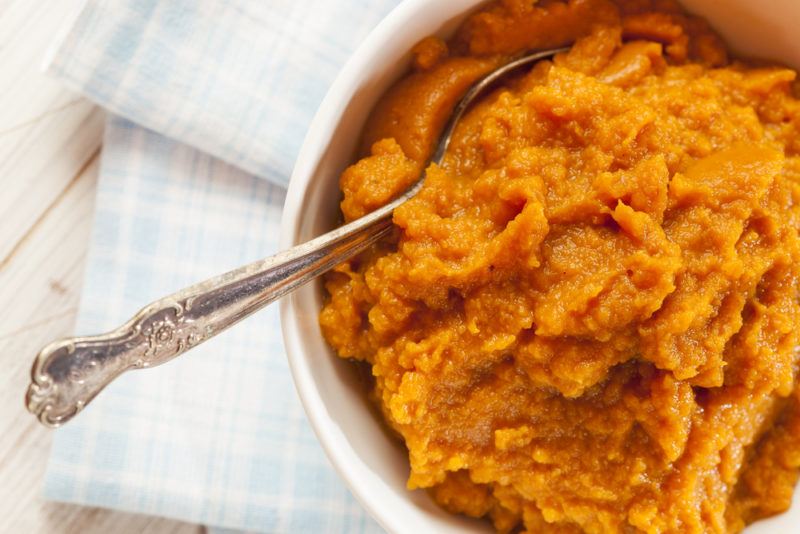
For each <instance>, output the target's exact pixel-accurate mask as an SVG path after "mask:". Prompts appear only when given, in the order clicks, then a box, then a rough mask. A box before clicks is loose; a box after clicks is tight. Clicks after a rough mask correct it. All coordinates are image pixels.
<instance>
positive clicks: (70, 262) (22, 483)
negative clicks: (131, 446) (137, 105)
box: [0, 0, 203, 533]
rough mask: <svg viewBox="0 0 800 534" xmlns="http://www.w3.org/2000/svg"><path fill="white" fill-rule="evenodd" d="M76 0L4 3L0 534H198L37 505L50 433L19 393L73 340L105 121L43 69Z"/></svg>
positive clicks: (0, 43)
mask: <svg viewBox="0 0 800 534" xmlns="http://www.w3.org/2000/svg"><path fill="white" fill-rule="evenodd" d="M75 3H76V2H75V1H73V0H69V1H66V0H0V95H2V98H1V99H0V369H1V370H0V532H2V533H36V532H47V533H62V532H76V533H77V532H81V533H106V532H114V533H127V532H158V533H160V532H176V533H189V532H192V533H197V532H202V531H203V528H202V527H199V526H196V525H189V524H185V523H180V522H177V521H171V520H166V519H161V518H154V517H147V516H139V515H134V514H126V513H121V512H112V511H108V510H101V509H96V508H94V509H93V508H84V507H79V506H72V505H65V504H57V503H46V502H44V500H43V499H42V497H41V486H42V478H43V474H44V470H45V466H46V463H47V457H48V454H49V449H50V443H51V440H52V434H51V431H50V430H48V429H46V428H44V427H42V426H41V425H39V423H38V422H36V420H35V419H34V418H33V416H31V415H30V414H29V413H27V412H26V411H25V409H24V407H23V396H24V393H25V389H26V387H27V384H28V376H29V370H30V364H31V361H32V359H33V357H34V356H35V354H36V352H37V351H38V350H39V348H41V347H42V346H43V345H44V344H46V343H47V342H49V341H52V340H53V339H55V338H56V337H59V336H62V335H65V334H70V333H72V327H73V325H74V320H75V314H76V310H77V304H78V297H79V294H80V287H81V281H82V276H83V266H84V259H85V256H86V249H87V244H88V237H89V231H90V226H91V221H92V211H93V206H94V196H95V195H94V192H95V184H96V182H97V171H98V160H99V155H100V150H101V143H102V135H103V122H104V117H103V112H102V111H101V110H100V109H98V108H97V107H95V106H94V105H92V104H91V103H90V102H87V101H86V100H84V99H82V98H80V97H78V96H76V95H73V94H70V93H69V92H67V91H66V90H64V89H63V88H62V87H61V86H60V85H59V84H58V83H57V82H56V81H54V80H51V79H49V78H47V77H46V76H45V75H43V74H42V73H41V72H40V68H41V64H42V58H43V56H44V53H45V50H46V49H47V48H48V46H49V45H50V43H51V42H52V40H53V36H54V35H55V34H56V33H57V30H58V29H59V28H60V27H61V26H62V25H63V24H64V20H66V19H67V18H68V17H69V14H70V13H71V12H74V10H75Z"/></svg>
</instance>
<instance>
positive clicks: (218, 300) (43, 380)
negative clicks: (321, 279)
mask: <svg viewBox="0 0 800 534" xmlns="http://www.w3.org/2000/svg"><path fill="white" fill-rule="evenodd" d="M406 198H407V196H406V195H403V197H401V198H399V199H397V201H395V202H392V203H391V204H389V205H387V206H384V207H383V208H381V209H380V210H378V211H376V212H373V213H372V214H370V215H368V216H367V217H366V218H362V219H359V221H358V224H353V223H351V224H349V225H346V226H343V227H341V228H339V229H337V230H334V231H333V232H330V233H328V234H325V235H323V236H320V237H318V238H316V239H313V240H311V241H309V242H307V243H303V244H302V245H298V246H296V247H294V248H291V249H289V250H286V251H284V252H281V253H279V254H276V255H275V256H272V257H270V258H267V259H265V260H262V261H258V262H255V263H252V264H250V265H246V266H244V267H241V268H239V269H236V270H234V271H231V272H229V273H226V274H223V275H221V276H217V277H216V278H212V279H210V280H207V281H205V282H201V283H199V284H196V285H193V286H191V287H188V288H186V289H184V290H182V291H179V292H178V293H175V294H173V295H171V296H168V297H165V298H163V299H161V300H158V301H156V302H153V303H152V304H150V305H148V306H147V307H145V308H144V309H142V310H141V311H140V312H139V313H137V314H136V315H135V316H134V317H133V318H132V319H131V320H129V321H128V322H127V323H125V324H124V325H122V326H121V327H119V328H117V329H116V330H114V331H113V332H109V333H107V334H102V335H99V336H91V337H75V338H68V339H63V340H60V341H56V342H55V343H51V344H50V345H48V346H46V347H45V348H44V349H42V351H41V352H40V353H39V355H38V356H37V357H36V360H35V362H34V364H33V369H32V370H31V385H30V387H29V388H28V392H27V395H26V405H27V407H28V410H29V411H30V412H32V413H33V414H35V415H36V416H37V417H38V418H39V420H40V421H41V422H42V423H44V424H45V425H47V426H59V425H61V424H62V423H64V422H66V421H68V420H69V419H71V418H72V417H73V416H74V415H75V414H77V413H78V412H79V411H80V410H81V409H82V408H83V407H84V406H85V405H86V404H87V403H88V402H89V401H91V400H92V399H93V398H94V397H95V395H97V394H98V393H99V392H100V390H102V389H103V388H104V387H105V386H106V385H107V384H108V383H109V382H111V381H112V380H113V379H114V378H116V377H117V376H119V375H120V374H122V373H123V372H125V371H127V370H128V369H141V368H145V367H152V366H154V365H159V364H162V363H164V362H166V361H169V360H171V359H172V358H175V357H176V356H179V355H180V354H182V353H184V352H185V351H187V350H188V349H190V348H192V347H194V346H196V345H197V344H198V343H202V342H203V341H205V340H207V339H209V338H211V337H213V336H215V335H217V334H218V333H220V332H221V331H223V330H225V329H226V328H228V327H229V326H231V325H233V324H235V323H236V322H238V321H240V320H242V319H244V318H245V317H247V316H248V315H250V314H252V313H253V312H255V311H258V310H259V309H261V308H263V307H264V306H266V305H267V304H269V303H270V302H273V301H274V300H277V299H278V298H280V297H281V296H283V295H285V294H287V293H289V292H291V291H292V290H294V289H295V288H297V287H298V286H300V285H302V284H305V283H306V282H308V281H309V280H311V279H313V278H315V277H317V276H319V275H320V274H322V273H324V272H326V271H328V270H330V269H331V268H333V267H334V266H336V265H337V264H339V263H341V262H343V261H345V260H347V259H349V258H351V257H353V256H354V255H356V254H358V253H359V252H361V251H362V250H364V249H365V248H367V247H368V246H369V245H371V244H372V243H375V242H376V241H377V240H379V239H381V238H382V237H384V236H386V235H388V234H389V233H390V231H391V229H392V222H391V213H392V210H393V209H394V207H396V206H397V205H398V204H399V203H401V202H402V201H404V200H405V199H406ZM365 219H366V220H365Z"/></svg>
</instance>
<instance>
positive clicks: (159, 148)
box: [45, 0, 396, 533]
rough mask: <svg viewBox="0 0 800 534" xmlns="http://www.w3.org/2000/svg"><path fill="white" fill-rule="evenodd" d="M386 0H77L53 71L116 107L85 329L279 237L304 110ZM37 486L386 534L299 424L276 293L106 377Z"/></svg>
mask: <svg viewBox="0 0 800 534" xmlns="http://www.w3.org/2000/svg"><path fill="white" fill-rule="evenodd" d="M395 3H396V0H377V1H376V0H372V1H370V2H367V1H366V0H364V1H358V0H347V1H346V2H328V1H323V0H292V1H284V0H273V1H269V2H264V1H262V0H249V1H248V0H228V1H223V0H217V1H212V0H191V1H190V0H160V1H154V0H89V1H88V2H87V3H86V5H85V7H84V8H83V11H82V12H81V14H80V15H79V17H78V19H77V22H75V24H74V26H73V28H72V29H71V30H70V31H69V33H68V34H67V36H66V38H65V40H64V41H63V43H62V44H61V46H60V47H59V49H58V50H57V51H56V53H55V54H54V56H53V59H52V62H51V64H50V68H49V70H50V72H52V73H53V74H55V75H56V76H58V77H60V78H61V79H63V80H64V81H65V82H66V83H67V85H69V86H70V87H72V88H73V89H75V90H77V91H79V92H81V93H83V94H85V95H87V96H89V97H90V98H92V99H94V100H96V101H97V102H98V103H100V104H101V105H103V106H104V107H106V108H108V109H109V110H110V111H112V112H113V113H114V114H118V115H122V116H124V117H126V118H127V119H123V118H121V117H117V116H114V115H112V116H111V119H110V120H109V123H108V126H107V131H106V137H105V140H104V148H103V155H102V162H101V169H100V180H99V185H98V199H97V213H96V215H95V222H94V227H93V234H92V238H91V246H90V253H89V258H88V265H87V274H86V281H85V285H84V290H83V295H82V301H81V306H80V313H79V319H78V325H77V327H76V330H77V332H78V333H96V332H100V331H103V330H108V329H110V328H112V327H115V326H117V325H119V324H121V323H122V322H123V321H124V320H126V319H127V318H129V317H130V316H131V315H132V314H133V313H135V312H136V311H137V310H138V309H139V308H140V307H141V306H142V305H143V304H145V303H147V302H149V301H151V300H153V299H156V298H158V297H160V296H162V295H164V294H167V293H170V292H173V291H175V290H177V289H179V288H181V287H184V286H186V285H188V284H190V283H193V282H196V281H198V280H202V279H204V278H206V277H209V276H212V275H214V274H217V273H220V272H223V271H225V270H228V269H231V268H233V267H236V266H238V265H241V264H243V263H247V262H250V261H253V260H255V259H258V258H261V257H263V256H265V255H268V254H271V253H273V252H275V250H276V247H277V241H276V240H277V236H278V226H279V218H280V211H281V206H282V203H283V197H284V190H283V189H282V187H281V185H282V184H285V182H286V180H287V176H288V173H289V169H290V168H291V167H292V165H293V162H294V157H295V154H296V151H297V149H298V147H299V145H300V143H301V141H302V138H303V135H304V133H305V130H306V127H307V125H308V123H309V122H310V119H311V116H312V115H313V113H314V111H315V110H316V107H317V105H318V103H319V101H320V99H321V97H322V95H323V94H324V92H325V90H326V89H327V87H328V85H329V83H330V82H331V81H332V79H333V77H334V76H335V74H336V72H337V71H338V69H339V67H340V66H341V64H342V63H343V62H344V60H345V59H346V57H347V56H348V55H349V53H350V52H351V51H352V49H353V48H354V47H355V45H356V44H357V43H358V41H360V40H361V39H362V38H363V37H364V35H365V34H366V32H367V31H368V30H369V29H370V28H371V27H372V26H373V25H374V24H375V23H376V22H377V20H378V19H379V18H380V17H381V16H382V15H383V14H384V13H385V12H386V11H388V10H389V8H390V7H392V5H393V4H395ZM128 119H129V120H128ZM223 160H225V161H227V162H228V163H224V162H223ZM262 178H267V180H264V179H262ZM45 494H46V497H47V498H49V499H52V500H58V501H66V502H73V503H80V504H87V505H94V506H101V507H107V508H115V509H121V510H127V511H133V512H140V513H146V514H154V515H162V516H168V517H174V518H178V519H183V520H187V521H192V522H198V523H204V524H207V525H211V526H215V527H222V528H230V529H246V530H249V531H253V532H278V533H283V532H334V533H335V532H347V533H350V532H354V533H358V532H380V528H379V527H378V526H377V524H376V523H374V522H373V521H372V520H371V519H370V518H369V517H368V516H367V515H366V513H365V512H364V511H363V509H362V508H361V507H360V506H359V505H358V504H357V503H356V502H355V501H354V500H353V498H352V497H351V496H350V494H349V492H348V491H347V490H346V489H345V487H344V485H343V483H342V482H341V481H340V480H339V478H338V476H337V475H336V474H335V473H334V471H333V470H332V468H331V467H330V466H329V464H328V462H327V460H326V458H325V457H324V455H323V453H322V451H321V449H320V447H319V445H318V444H317V442H316V439H315V438H314V436H313V433H312V432H311V430H310V428H309V426H308V424H307V422H306V420H305V416H304V414H303V411H302V408H301V406H300V404H299V401H298V400H297V398H296V395H295V391H294V387H293V385H292V382H291V377H290V374H289V370H288V367H287V364H286V361H285V355H284V351H283V347H282V344H281V339H280V332H279V328H278V321H277V310H276V309H275V308H274V307H273V308H268V309H267V310H266V311H265V312H263V313H261V314H259V315H257V316H255V317H253V318H251V319H249V320H246V321H245V322H243V323H241V324H240V325H238V326H237V327H236V328H234V329H232V330H230V331H228V332H226V333H223V334H222V335H220V336H219V337H217V338H215V339H213V340H211V341H209V342H208V343H206V344H204V345H202V346H200V347H199V348H197V349H195V350H194V351H193V352H192V353H191V354H189V355H187V356H184V357H182V358H179V359H178V360H175V361H174V362H171V363H169V364H167V365H165V366H161V367H157V368H154V369H150V370H147V371H138V372H132V373H128V374H126V375H124V376H123V377H121V378H120V379H118V380H117V381H116V382H114V383H113V384H112V385H111V386H109V387H108V388H107V389H106V391H104V392H103V393H102V394H101V396H100V397H98V399H97V400H95V401H94V402H93V403H92V404H91V405H90V406H89V407H88V408H87V409H86V410H85V412H84V413H82V414H81V415H80V416H79V417H77V418H76V419H75V420H73V421H72V422H70V423H69V424H68V425H66V426H65V427H64V428H62V429H60V430H58V431H57V432H56V437H55V443H54V446H53V450H52V454H51V459H50V463H49V466H48V470H47V476H46V483H45Z"/></svg>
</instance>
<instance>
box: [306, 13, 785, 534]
mask: <svg viewBox="0 0 800 534" xmlns="http://www.w3.org/2000/svg"><path fill="white" fill-rule="evenodd" d="M565 44H572V48H571V51H569V52H568V53H564V54H561V55H559V56H557V57H556V58H555V59H554V60H553V61H546V62H542V63H539V64H538V65H537V66H535V67H534V68H532V69H530V70H529V71H528V72H525V73H522V74H520V75H519V76H517V77H516V78H514V79H512V80H509V81H508V82H507V83H505V84H504V85H503V86H502V87H500V88H498V89H497V90H496V91H495V92H494V93H492V94H491V95H489V96H487V97H486V98H484V99H483V100H482V101H481V102H480V103H478V104H477V105H476V106H475V107H474V108H473V109H472V110H471V111H470V112H469V113H468V115H467V116H466V117H465V118H464V120H463V121H462V122H461V124H460V125H459V126H458V129H457V131H456V134H455V139H454V141H453V143H452V145H451V146H450V148H449V150H448V154H447V156H446V158H445V160H444V162H443V164H442V165H430V166H429V167H428V168H427V170H426V177H425V184H424V187H423V189H422V191H421V192H420V193H419V194H418V195H417V196H416V198H414V199H413V200H410V201H409V202H407V203H406V204H405V205H403V206H402V207H400V208H398V209H397V210H396V211H395V213H394V224H395V226H396V231H395V235H394V236H393V237H392V238H390V239H387V240H386V241H385V242H382V243H380V244H379V245H377V246H375V247H374V248H372V249H371V250H370V251H369V252H367V253H365V254H363V255H362V256H360V257H359V258H358V259H356V260H354V261H351V262H349V263H348V264H345V265H342V266H340V267H338V268H337V269H336V271H335V272H334V273H332V275H330V276H329V277H328V278H327V281H326V289H327V292H328V293H329V295H330V297H329V300H328V301H327V303H326V305H325V307H324V309H323V310H322V313H321V316H320V323H321V325H322V329H323V332H324V334H325V336H326V338H327V340H328V341H329V342H330V344H331V345H332V346H333V347H334V348H335V349H336V351H337V352H338V354H339V355H340V356H342V357H343V358H351V359H355V360H360V361H363V362H367V363H368V364H369V366H370V367H371V370H372V375H373V377H374V385H373V386H372V388H373V394H374V398H375V401H376V402H377V405H378V406H379V407H380V409H381V411H382V414H383V416H384V417H385V419H386V422H387V423H388V425H389V426H390V427H391V428H392V429H393V430H394V431H396V433H397V434H398V435H399V436H400V437H401V438H402V439H403V440H404V442H405V445H406V446H407V448H408V455H409V460H410V464H411V475H410V478H409V481H408V486H409V488H412V489H413V488H428V489H429V491H430V493H431V494H432V496H433V498H434V499H435V500H436V501H437V502H439V503H440V504H441V505H442V506H443V507H444V508H446V509H447V510H450V511H452V512H456V513H462V514H467V515H469V516H474V517H482V516H488V517H489V518H490V519H491V521H492V522H493V523H494V526H495V528H496V529H497V530H498V531H500V532H509V531H515V530H517V529H522V530H525V531H529V532H535V533H539V532H545V533H547V532H558V533H573V532H575V533H577V532H589V533H601V532H602V533H606V532H622V533H633V532H648V533H667V532H670V533H690V532H698V533H700V532H737V531H739V530H741V529H743V528H744V526H745V525H746V524H747V523H750V522H752V521H754V520H757V519H759V518H762V517H765V516H769V515H772V514H776V513H779V512H782V511H785V510H786V509H787V508H788V507H789V505H790V502H791V497H792V492H793V489H794V486H795V483H796V481H797V478H798V468H800V387H798V379H797V374H798V356H797V353H796V351H795V347H796V346H797V345H798V332H799V331H800V329H799V328H798V326H800V325H799V324H798V323H799V322H800V307H799V306H798V280H800V271H798V269H799V267H798V266H799V265H800V246H799V244H798V225H800V209H799V208H798V205H799V204H798V200H800V135H798V131H799V130H800V101H798V100H797V99H796V98H795V96H794V93H793V91H794V80H795V77H796V74H795V72H793V71H791V70H788V69H785V68H780V67H758V68H757V67H755V66H753V65H752V64H744V63H741V62H732V61H731V60H729V59H728V55H727V53H726V51H725V48H724V46H723V45H722V44H721V42H720V39H719V38H718V37H717V36H716V35H715V34H714V33H713V32H712V31H711V30H710V29H709V28H708V26H707V25H706V24H705V23H704V22H703V21H702V20H699V19H697V18H692V17H690V16H687V15H685V14H684V13H683V12H682V11H681V10H680V8H679V7H678V5H677V4H675V3H674V2H672V1H670V0H632V1H624V0H615V1H612V0H571V1H568V2H565V1H555V0H550V1H548V0H541V1H539V2H536V1H533V0H527V1H526V0H506V1H497V2H494V3H490V4H488V5H487V6H485V7H484V8H483V9H482V10H481V11H479V12H477V13H475V14H472V15H471V16H470V17H469V19H468V20H467V22H466V23H465V24H464V25H463V26H462V27H461V29H460V30H459V32H458V33H457V35H456V36H455V37H454V38H453V39H452V40H451V41H449V42H448V43H445V42H443V41H441V40H439V39H436V38H429V39H426V40H425V41H423V42H421V43H420V44H419V45H418V46H417V47H416V48H415V49H414V63H413V69H412V72H411V73H410V74H409V75H408V76H407V77H405V78H404V79H403V80H401V81H400V82H399V83H397V84H396V85H395V86H394V87H393V88H392V89H391V90H390V91H389V92H388V93H387V94H386V95H385V96H384V98H383V99H382V100H381V102H380V103H379V104H378V105H377V108H376V109H375V112H374V113H373V115H372V117H371V119H370V121H369V124H368V125H367V127H366V131H365V146H366V147H368V150H367V152H365V157H364V158H363V159H361V160H360V161H358V162H357V163H356V164H355V165H353V166H352V167H350V168H349V169H347V171H346V172H345V173H344V174H343V176H342V177H341V188H342V191H343V193H344V200H343V202H342V211H343V213H344V217H345V219H346V220H352V219H354V218H356V217H359V216H361V215H363V214H364V213H367V212H369V211H370V210H372V209H374V208H376V207H377V206H380V205H382V204H383V203H385V202H387V201H388V200H389V199H391V198H392V197H393V196H395V195H397V194H398V193H399V192H401V191H403V190H404V189H405V188H406V187H408V186H409V184H411V183H412V182H414V181H415V180H416V177H417V175H418V172H419V171H420V170H421V169H422V167H423V166H424V165H425V161H426V159H427V158H428V157H429V154H430V153H431V148H432V146H433V144H434V142H435V139H436V137H437V135H438V133H439V130H440V129H441V127H442V123H443V122H444V120H445V119H446V117H447V115H448V113H449V112H450V108H451V107H452V105H453V103H454V102H456V101H457V100H458V98H459V97H460V96H461V95H462V93H463V92H464V90H465V88H466V87H468V86H469V84H470V83H472V82H473V81H474V80H475V79H477V78H478V77H480V76H481V75H482V74H484V73H485V72H487V70H490V69H492V68H493V67H495V66H496V65H498V64H500V63H502V62H503V61H507V60H508V58H509V57H510V56H512V55H514V54H517V53H519V52H521V51H525V50H531V49H537V48H546V47H553V46H560V45H565Z"/></svg>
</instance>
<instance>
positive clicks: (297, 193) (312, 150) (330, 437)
mask: <svg viewBox="0 0 800 534" xmlns="http://www.w3.org/2000/svg"><path fill="white" fill-rule="evenodd" d="M427 2H428V0H402V1H401V2H400V3H399V4H398V5H397V6H396V7H394V8H393V9H392V10H391V11H390V12H389V13H388V14H387V15H386V16H384V18H383V19H382V20H381V21H380V22H379V23H378V25H377V26H375V28H373V29H372V31H371V32H370V33H369V34H368V35H367V37H366V38H365V39H364V40H363V41H362V42H361V43H360V44H359V45H358V47H357V48H356V50H355V52H354V53H353V54H352V55H351V56H350V58H349V60H348V61H347V62H346V63H345V65H344V66H343V68H342V69H341V71H340V72H339V74H338V76H337V77H336V79H335V81H334V82H333V84H332V85H331V87H330V89H329V90H328V92H327V93H326V95H325V97H324V98H323V100H322V103H321V104H320V106H319V108H318V110H317V112H316V114H315V115H314V118H313V119H312V121H311V125H310V127H309V129H308V132H307V133H306V137H305V139H304V140H303V143H302V145H301V149H300V152H299V154H298V156H297V163H296V165H295V167H294V170H293V171H292V175H291V177H290V181H289V186H288V189H287V192H286V200H285V203H284V208H283V214H282V216H281V229H280V238H279V243H280V249H281V250H283V249H286V248H289V247H291V246H294V245H296V244H297V234H298V232H299V231H300V224H301V222H302V219H301V217H300V216H299V215H300V208H301V206H302V205H303V202H304V199H305V194H306V191H307V189H308V187H309V186H310V185H311V183H312V182H313V180H314V178H315V175H314V171H315V169H316V167H317V165H318V164H319V161H320V156H321V154H322V152H323V150H324V149H325V145H324V142H325V139H326V134H328V133H329V132H331V131H332V130H333V129H334V128H335V127H336V125H338V124H339V122H340V121H341V119H342V116H343V112H344V107H345V106H344V105H342V104H343V103H345V102H347V101H349V97H350V96H352V94H353V93H354V92H355V91H356V90H357V89H358V87H359V86H360V85H361V84H360V81H361V80H360V73H362V72H363V71H364V69H365V68H366V67H367V66H368V63H369V62H370V60H371V58H372V56H373V54H374V53H375V52H374V51H376V50H378V49H379V48H380V47H381V46H382V45H383V44H384V43H385V42H386V41H388V40H390V39H391V37H392V36H393V35H396V34H397V32H399V31H401V30H402V29H403V27H404V25H406V24H408V23H409V22H410V21H411V20H412V18H413V16H414V15H415V14H416V13H417V11H418V10H419V9H420V8H421V7H423V6H424V5H425V4H426V3H427ZM484 2H486V0H456V1H452V2H450V3H451V5H452V13H454V14H458V13H466V12H468V11H469V10H470V9H472V8H474V7H475V6H477V5H480V4H482V3H484ZM407 52H408V50H404V51H403V53H407ZM279 315H280V323H281V331H282V334H283V341H284V347H285V350H286V354H287V359H288V362H289V369H290V371H291V373H292V378H293V381H294V385H295V389H296V390H297V394H298V396H299V397H300V401H301V404H302V405H303V408H304V410H305V412H306V416H307V417H308V420H309V422H310V423H311V427H312V429H313V431H314V433H315V434H316V436H317V440H318V441H319V443H320V444H321V446H322V448H323V450H324V452H325V454H326V456H327V457H328V459H329V460H330V462H331V463H332V464H333V467H334V469H335V470H336V472H337V473H338V475H339V476H340V477H341V478H342V479H343V480H344V481H345V483H346V484H347V486H348V488H349V490H350V492H351V493H352V494H353V496H354V497H355V498H356V500H358V502H359V503H360V504H361V505H362V506H363V507H364V509H365V510H366V511H367V512H368V513H369V515H370V516H371V517H372V518H374V519H375V520H376V521H377V522H378V523H379V524H380V525H381V527H383V528H384V529H386V530H387V531H389V532H399V531H400V530H401V528H398V527H399V525H398V524H396V521H393V520H392V517H394V515H393V514H392V513H391V512H390V511H389V510H385V509H384V508H385V507H384V506H380V505H379V503H377V502H376V499H373V498H370V495H368V493H367V492H366V490H365V488H363V487H362V485H361V484H359V482H360V480H359V477H358V476H357V475H356V474H355V472H354V471H353V470H352V469H350V467H351V460H350V459H349V458H348V453H350V452H352V451H351V450H348V449H347V448H346V447H341V443H340V440H338V439H337V438H336V437H335V436H336V435H337V434H338V433H339V432H338V429H336V428H335V427H334V424H333V422H332V421H331V420H330V418H329V417H328V416H327V411H326V409H325V404H324V401H323V399H322V397H321V395H320V394H319V392H318V390H317V388H316V385H315V382H314V379H313V377H312V375H311V372H310V369H309V367H308V365H307V362H306V360H305V358H304V357H303V353H304V351H303V348H302V344H301V339H300V336H301V328H300V326H299V324H298V321H297V316H296V314H295V311H294V303H293V301H292V296H291V295H289V296H288V297H285V298H283V299H281V300H280V302H279Z"/></svg>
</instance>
